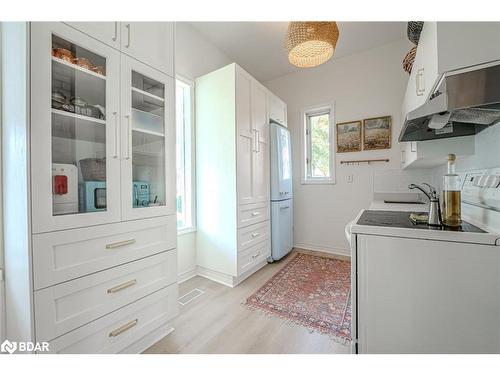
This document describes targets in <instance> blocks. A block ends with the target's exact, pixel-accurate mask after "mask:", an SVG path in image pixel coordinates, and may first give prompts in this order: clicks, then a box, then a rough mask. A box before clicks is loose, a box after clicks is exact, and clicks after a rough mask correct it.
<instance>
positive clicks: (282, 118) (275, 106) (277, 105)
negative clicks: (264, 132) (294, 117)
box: [267, 91, 287, 126]
mask: <svg viewBox="0 0 500 375" xmlns="http://www.w3.org/2000/svg"><path fill="white" fill-rule="evenodd" d="M267 95H268V102H269V118H270V119H271V121H275V122H277V123H278V124H280V125H283V126H287V110H286V103H285V102H284V101H283V100H281V99H280V98H278V97H277V96H276V95H274V94H273V93H272V92H270V91H268V93H267Z"/></svg>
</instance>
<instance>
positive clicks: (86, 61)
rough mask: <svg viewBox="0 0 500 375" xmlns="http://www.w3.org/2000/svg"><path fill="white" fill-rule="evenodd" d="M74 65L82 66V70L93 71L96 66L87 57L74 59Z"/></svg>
mask: <svg viewBox="0 0 500 375" xmlns="http://www.w3.org/2000/svg"><path fill="white" fill-rule="evenodd" d="M73 64H75V65H78V66H81V67H82V68H85V69H88V70H91V71H93V68H94V65H92V63H91V62H90V60H89V59H87V58H85V57H75V58H74V59H73Z"/></svg>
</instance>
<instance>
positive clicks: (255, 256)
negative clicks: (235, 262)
mask: <svg viewBox="0 0 500 375" xmlns="http://www.w3.org/2000/svg"><path fill="white" fill-rule="evenodd" d="M259 255H260V251H259V252H258V253H257V254H254V255H252V259H256V258H257V257H258V256H259Z"/></svg>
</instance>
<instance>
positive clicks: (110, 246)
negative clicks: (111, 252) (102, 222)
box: [106, 239, 135, 249]
mask: <svg viewBox="0 0 500 375" xmlns="http://www.w3.org/2000/svg"><path fill="white" fill-rule="evenodd" d="M134 243H135V240H134V239H131V240H125V241H120V242H113V243H108V244H107V245H106V249H114V248H115V247H122V246H127V245H132V244H134Z"/></svg>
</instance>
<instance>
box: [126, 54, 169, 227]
mask: <svg viewBox="0 0 500 375" xmlns="http://www.w3.org/2000/svg"><path fill="white" fill-rule="evenodd" d="M121 59H122V60H121V68H122V85H121V90H122V104H121V108H122V137H121V138H122V143H121V149H122V172H121V177H122V183H121V185H122V186H121V191H122V215H123V219H124V220H130V219H140V218H146V217H152V216H160V215H169V214H175V186H176V184H175V127H174V121H173V116H174V108H175V107H174V90H175V82H174V79H173V78H172V77H170V76H168V75H166V74H163V73H161V72H160V71H158V70H156V69H153V68H151V67H149V66H148V65H145V64H143V63H141V62H139V61H137V60H135V59H133V58H131V57H128V56H125V55H122V57H121Z"/></svg>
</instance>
